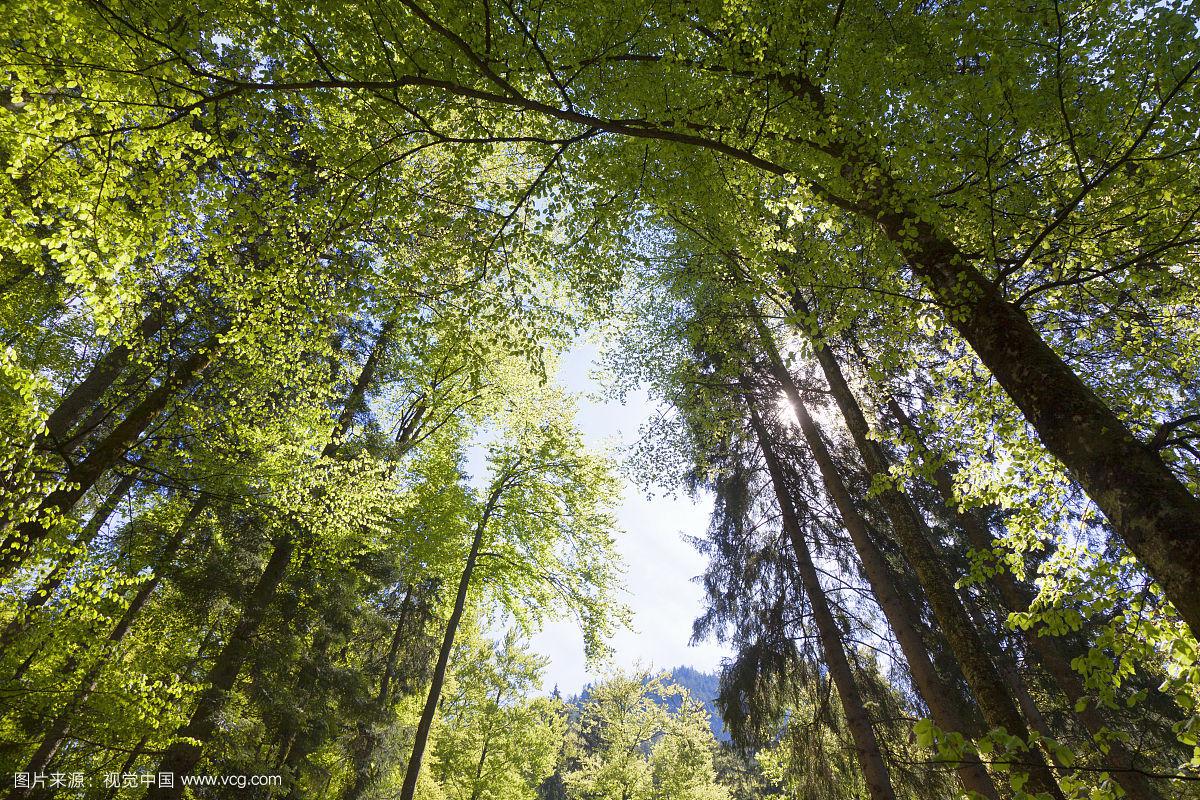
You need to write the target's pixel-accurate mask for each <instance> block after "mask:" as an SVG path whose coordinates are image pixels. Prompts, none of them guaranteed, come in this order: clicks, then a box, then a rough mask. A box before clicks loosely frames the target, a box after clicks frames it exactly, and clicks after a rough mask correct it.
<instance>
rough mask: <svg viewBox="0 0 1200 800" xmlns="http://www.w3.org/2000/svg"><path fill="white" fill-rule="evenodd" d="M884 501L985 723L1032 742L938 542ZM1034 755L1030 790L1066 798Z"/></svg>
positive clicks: (880, 461) (875, 461)
mask: <svg viewBox="0 0 1200 800" xmlns="http://www.w3.org/2000/svg"><path fill="white" fill-rule="evenodd" d="M795 303H796V305H797V310H798V311H807V308H805V307H804V306H803V303H802V302H801V301H800V298H799V296H796V297H795ZM755 321H756V323H757V325H758V327H759V332H760V334H761V336H762V338H763V345H764V347H765V348H766V349H767V350H768V352H769V354H770V357H771V361H772V364H773V365H774V366H775V368H776V370H779V369H780V368H781V367H782V364H783V362H782V360H781V359H780V358H779V354H778V352H777V351H776V349H775V344H774V341H773V340H772V338H771V334H770V331H768V330H767V329H766V326H765V325H763V323H762V321H761V320H760V319H759V318H758V317H755ZM812 344H813V350H814V353H815V354H816V357H817V361H818V362H819V363H820V365H821V368H822V371H823V372H824V373H825V379H826V381H827V382H828V384H829V389H830V393H831V394H832V396H833V399H834V402H835V403H836V405H837V407H838V410H839V411H840V412H841V414H842V417H843V418H844V419H845V421H846V426H847V427H848V428H849V430H850V435H851V437H852V438H853V440H854V443H855V445H856V446H857V448H858V451H859V453H860V454H861V456H862V459H863V462H864V463H865V465H866V467H867V473H868V474H869V475H871V477H872V478H876V477H880V478H883V479H885V480H889V479H890V477H891V470H890V467H889V464H888V460H887V456H886V454H885V453H884V452H883V450H882V448H880V447H879V446H878V444H877V443H875V442H873V441H871V439H870V438H869V435H870V430H869V428H868V426H867V421H866V418H865V417H864V416H863V413H862V409H861V408H860V407H859V405H858V400H857V399H856V398H855V397H854V395H853V393H852V392H851V391H850V387H849V386H848V385H847V384H846V381H845V379H844V377H843V376H842V372H841V368H840V366H839V365H838V363H837V360H836V359H835V358H834V356H833V353H832V351H831V350H830V349H829V347H828V346H826V345H824V344H822V343H820V342H819V341H813V342H812ZM784 372H786V370H784ZM789 383H790V381H789ZM791 393H795V394H796V396H795V397H790V394H791ZM789 397H790V399H791V400H792V402H793V403H796V402H797V401H798V399H799V393H798V392H795V386H794V384H793V385H792V388H791V391H790V392H789ZM879 501H880V503H881V505H882V506H883V508H884V511H885V512H886V513H887V516H888V519H889V521H890V522H891V524H892V533H893V535H894V536H895V537H896V542H897V544H898V545H899V546H900V549H901V551H902V552H903V553H904V557H905V560H907V561H908V563H909V565H910V566H911V567H912V568H913V571H914V573H915V574H916V577H917V580H918V581H919V582H920V584H921V587H922V589H923V590H924V593H925V597H926V599H927V600H928V602H929V606H930V608H931V609H932V611H933V614H934V617H935V618H936V619H937V621H938V624H939V625H940V626H941V628H942V632H943V633H944V634H945V636H946V639H947V641H948V642H949V643H950V649H951V650H952V651H953V652H954V655H955V657H956V658H957V659H958V663H959V666H960V667H961V668H962V671H963V676H964V677H965V678H966V679H967V684H968V685H969V686H970V687H971V693H972V694H974V695H975V699H976V701H977V702H978V703H979V709H980V711H982V712H983V716H984V719H985V720H987V723H988V725H989V726H991V727H992V728H1003V729H1004V730H1005V731H1007V732H1008V733H1009V734H1011V735H1013V736H1019V737H1021V738H1022V739H1024V740H1028V738H1029V732H1028V729H1027V728H1026V725H1025V719H1024V717H1023V716H1022V715H1021V711H1020V709H1019V708H1018V706H1017V704H1016V702H1015V701H1014V700H1013V698H1012V696H1011V695H1010V694H1009V692H1008V689H1007V687H1006V686H1005V683H1004V678H1003V676H1001V674H1000V672H999V670H997V669H996V665H995V664H994V663H992V660H991V658H990V657H989V656H988V652H987V649H986V647H985V645H984V642H983V640H982V639H981V638H980V636H979V633H978V631H976V630H975V627H974V625H972V623H971V618H970V615H969V614H968V613H967V610H966V608H965V607H964V606H963V603H962V599H961V598H960V597H959V596H958V592H957V591H956V590H955V588H954V580H953V578H952V576H950V575H949V574H948V573H947V572H946V571H945V569H944V568H943V565H942V563H941V560H940V559H939V557H938V554H937V553H936V551H935V550H934V547H933V541H932V538H933V537H932V535H931V533H930V532H929V530H928V527H927V526H926V524H925V521H924V519H922V518H921V516H920V514H919V513H917V510H916V508H914V507H913V505H912V503H911V502H910V501H909V499H908V497H906V496H905V495H903V494H901V493H900V492H899V491H897V490H896V489H895V488H891V487H889V488H886V489H884V490H883V491H882V492H880V494H879ZM1029 755H1030V758H1031V761H1032V762H1033V763H1032V764H1031V766H1030V775H1029V785H1030V788H1031V789H1033V790H1034V791H1035V792H1046V793H1048V794H1049V795H1050V796H1051V797H1054V798H1063V794H1062V792H1061V790H1060V789H1059V787H1058V782H1057V781H1056V780H1055V778H1054V776H1053V774H1051V772H1050V770H1049V768H1048V767H1047V766H1046V765H1045V764H1044V763H1043V762H1042V760H1041V757H1040V755H1039V754H1038V752H1037V751H1034V750H1030V751H1029Z"/></svg>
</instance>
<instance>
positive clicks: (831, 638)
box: [746, 392, 896, 800]
mask: <svg viewBox="0 0 1200 800" xmlns="http://www.w3.org/2000/svg"><path fill="white" fill-rule="evenodd" d="M746 405H747V406H748V408H749V410H750V422H751V425H752V426H753V427H754V433H755V435H756V436H757V438H758V446H759V448H760V449H761V450H762V453H763V457H764V459H766V462H767V470H768V472H770V474H771V483H772V485H773V486H774V487H775V497H776V499H777V500H778V502H779V510H780V513H781V514H782V517H783V527H784V532H785V533H786V534H787V537H788V540H789V541H790V542H791V545H792V551H793V553H794V554H795V557H796V566H797V568H798V571H799V573H800V581H801V584H802V585H803V587H804V593H805V594H806V595H808V604H809V606H810V607H811V609H812V614H813V620H814V621H815V622H816V625H817V633H818V634H819V636H820V640H821V652H822V653H823V654H824V657H825V667H826V669H828V670H829V675H830V677H831V678H832V680H833V684H834V686H835V687H837V692H838V697H840V698H841V701H842V708H843V709H844V711H845V714H846V725H847V726H848V727H849V728H850V735H851V737H852V738H853V740H854V751H855V754H856V755H857V757H858V764H859V767H860V768H861V769H862V772H863V779H864V780H865V781H866V783H867V791H868V792H869V793H870V797H871V800H895V797H896V794H895V791H894V790H893V789H892V782H891V777H890V776H889V774H888V769H887V765H886V764H884V762H883V754H882V753H881V752H880V750H879V741H878V740H877V739H876V737H875V729H874V728H872V727H871V719H870V717H869V716H868V715H867V709H866V706H865V705H864V704H863V700H862V696H861V695H860V694H859V691H858V687H857V685H856V684H855V682H854V673H853V672H852V671H851V669H850V662H849V661H848V660H847V658H846V651H845V649H844V648H843V647H842V640H841V631H840V630H839V629H838V625H837V621H836V620H835V619H834V617H833V612H832V611H831V610H830V608H829V601H828V600H827V599H826V597H825V592H824V589H823V588H822V587H821V581H820V579H819V578H818V576H817V570H816V567H815V566H814V565H813V561H812V556H811V554H810V553H809V550H808V543H807V542H806V541H805V540H804V533H803V530H802V529H801V527H800V521H799V519H798V518H797V517H796V511H795V507H794V506H793V505H792V499H791V494H790V492H789V491H788V488H787V484H786V482H785V481H784V473H783V468H782V466H781V465H780V463H779V460H778V459H777V458H776V456H775V451H774V449H773V448H772V446H771V443H770V440H769V437H768V435H767V431H766V428H765V426H764V425H763V423H762V419H761V418H760V417H759V415H758V410H757V409H756V408H755V404H754V399H753V398H752V397H751V396H750V394H749V393H748V392H747V394H746Z"/></svg>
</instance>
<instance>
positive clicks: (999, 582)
mask: <svg viewBox="0 0 1200 800" xmlns="http://www.w3.org/2000/svg"><path fill="white" fill-rule="evenodd" d="M860 358H861V354H860ZM887 406H888V410H889V412H890V413H891V415H892V417H893V418H894V419H895V420H896V422H897V423H898V424H899V425H900V426H901V427H902V428H904V430H905V431H907V432H908V433H909V435H911V436H912V437H913V438H914V440H915V441H917V442H918V444H919V446H920V447H922V448H923V449H924V447H925V446H924V442H923V437H922V436H921V434H920V431H918V430H917V427H916V425H914V424H913V422H912V420H911V419H910V418H909V416H908V414H906V413H905V412H904V409H903V408H901V407H900V404H899V403H897V402H896V401H895V399H894V398H889V399H888V402H887ZM957 470H958V465H957V463H956V462H954V461H953V460H951V461H947V462H945V463H943V464H940V465H939V466H938V467H937V469H936V470H934V474H933V484H934V488H935V489H936V490H937V493H938V496H939V497H940V498H941V500H942V502H943V503H944V504H945V506H946V508H947V509H949V510H950V512H951V514H952V516H953V519H954V521H955V524H956V525H957V527H958V529H959V530H960V531H962V533H963V535H964V536H965V538H966V541H967V544H968V545H969V546H970V547H972V548H974V549H975V550H978V551H980V552H984V551H989V550H991V549H992V545H993V542H992V533H991V530H990V528H989V526H988V523H987V520H986V519H985V518H984V515H983V513H982V512H981V511H980V510H979V509H971V510H966V511H964V510H962V509H961V508H960V507H959V506H958V504H957V503H955V500H954V473H955V472H956V471H957ZM992 582H993V583H994V585H995V587H996V589H997V592H998V594H999V596H1000V600H1001V602H1002V603H1003V604H1004V607H1005V610H1007V611H1009V612H1024V611H1028V610H1029V606H1030V604H1031V603H1032V602H1033V597H1034V594H1033V592H1032V590H1030V588H1029V587H1027V586H1025V585H1023V584H1021V583H1018V581H1017V580H1016V578H1014V577H1013V575H1012V574H1011V573H1009V572H1007V571H1004V570H1000V571H998V572H997V573H996V574H995V575H994V576H993V577H992ZM1018 635H1019V636H1021V637H1022V639H1023V640H1024V642H1025V646H1026V647H1027V648H1028V649H1029V651H1030V652H1032V653H1033V654H1034V655H1036V656H1037V660H1038V662H1039V663H1040V664H1041V665H1042V667H1044V668H1045V670H1046V671H1047V672H1048V673H1049V674H1050V677H1051V678H1052V679H1053V680H1054V683H1055V684H1056V685H1057V687H1058V689H1059V690H1060V691H1061V692H1062V693H1063V697H1064V698H1065V699H1066V701H1067V704H1068V705H1069V706H1070V707H1071V709H1072V713H1073V714H1074V715H1075V717H1076V718H1077V719H1078V720H1079V722H1080V724H1081V725H1082V726H1083V727H1084V729H1085V730H1087V732H1088V733H1090V734H1091V735H1092V736H1099V735H1102V734H1103V733H1104V731H1105V730H1106V729H1107V728H1108V724H1107V721H1106V720H1105V718H1104V714H1103V713H1101V711H1100V710H1099V709H1098V708H1097V707H1096V705H1095V703H1094V702H1091V701H1089V700H1087V692H1086V690H1085V689H1084V686H1083V680H1082V678H1081V677H1080V675H1079V673H1077V672H1076V671H1075V670H1074V669H1073V668H1072V667H1071V661H1072V660H1073V659H1075V658H1078V657H1081V656H1085V655H1086V653H1085V652H1084V651H1082V650H1079V649H1072V648H1071V647H1070V645H1069V644H1068V643H1067V642H1065V641H1064V640H1062V639H1061V638H1059V637H1054V636H1039V635H1038V634H1037V632H1036V631H1031V630H1024V629H1022V630H1020V631H1019V632H1018ZM1081 704H1082V710H1080V707H1081ZM1107 744H1108V747H1107V752H1105V751H1104V749H1103V748H1098V749H1099V752H1100V753H1101V756H1102V761H1103V763H1104V766H1105V767H1106V768H1107V769H1108V770H1109V771H1110V772H1111V774H1112V776H1113V779H1114V780H1115V781H1117V783H1119V784H1120V786H1121V788H1122V789H1124V790H1125V794H1126V795H1127V796H1128V797H1129V798H1131V800H1162V794H1161V793H1160V792H1159V791H1158V789H1156V788H1155V787H1154V785H1153V784H1152V783H1151V782H1150V780H1149V778H1147V777H1146V775H1145V774H1143V773H1142V772H1141V771H1139V770H1137V768H1136V766H1135V758H1134V755H1133V753H1132V752H1130V750H1129V748H1127V747H1126V746H1125V745H1124V744H1123V743H1122V742H1121V741H1120V740H1117V739H1111V738H1108V739H1107Z"/></svg>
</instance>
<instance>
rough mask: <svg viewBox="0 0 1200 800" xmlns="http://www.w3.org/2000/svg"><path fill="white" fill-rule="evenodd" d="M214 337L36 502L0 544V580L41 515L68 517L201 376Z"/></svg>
mask: <svg viewBox="0 0 1200 800" xmlns="http://www.w3.org/2000/svg"><path fill="white" fill-rule="evenodd" d="M218 346H219V345H218V343H217V340H216V337H213V338H210V339H209V340H208V341H206V342H205V343H204V344H202V345H200V346H199V347H198V348H197V349H196V351H195V352H194V353H193V354H192V355H191V356H189V357H188V358H187V359H186V360H185V361H184V362H183V363H182V364H181V365H180V366H179V367H178V368H177V369H176V370H175V372H174V373H172V375H171V376H170V377H169V378H168V379H167V380H165V381H163V382H162V383H161V384H160V385H159V386H158V387H157V388H155V389H154V390H153V391H151V392H150V393H149V394H147V395H146V396H145V397H144V398H142V400H141V402H139V403H138V404H137V406H135V407H134V408H133V409H132V410H131V411H130V412H129V414H128V415H127V416H126V417H125V419H123V420H121V422H120V423H119V424H118V425H117V426H116V427H115V428H113V430H112V431H111V432H110V433H109V434H108V435H107V436H106V437H104V439H103V440H102V441H100V442H99V443H98V444H96V446H95V447H93V448H92V449H91V450H90V451H89V452H88V454H87V456H86V457H85V458H84V459H83V460H82V461H80V462H79V463H77V464H75V465H74V466H72V467H71V468H70V469H69V470H68V471H67V474H66V476H64V478H63V482H62V486H61V487H60V488H59V489H56V490H55V491H53V492H51V493H50V495H49V496H48V497H47V498H46V499H45V500H44V501H42V504H41V506H39V508H38V511H37V514H36V516H35V518H34V519H32V520H30V521H29V522H26V523H24V524H23V525H21V526H20V527H18V529H17V531H16V532H15V533H14V534H10V535H9V537H7V539H6V540H5V541H4V542H3V543H2V544H0V552H2V553H3V555H2V556H0V576H7V575H9V574H11V572H12V571H13V570H14V569H15V568H16V567H18V566H19V565H20V564H21V563H22V562H23V561H24V560H25V558H26V557H27V556H28V555H29V554H30V553H31V552H32V551H33V549H34V548H35V547H36V546H37V545H38V543H40V542H41V541H42V540H43V539H45V538H46V536H48V535H49V533H50V531H51V530H52V528H53V523H52V522H50V521H49V520H48V519H47V517H55V516H59V515H62V514H66V513H69V512H70V511H71V509H73V508H74V507H75V505H76V504H77V503H78V502H79V501H80V500H81V499H82V498H83V496H84V495H85V494H86V493H87V491H88V490H89V489H91V488H92V486H94V485H95V483H96V481H98V480H99V479H100V478H101V477H102V476H103V475H104V474H105V473H106V472H107V471H108V470H109V469H111V468H112V466H113V465H114V464H116V462H117V461H118V460H119V459H120V458H121V456H123V455H124V454H125V451H126V450H128V449H129V448H130V447H131V446H132V445H133V444H134V442H136V441H137V439H138V437H139V436H141V435H142V433H144V432H145V430H146V428H148V427H149V426H150V424H151V423H152V422H153V421H154V420H155V418H156V417H157V416H158V415H159V413H161V412H162V410H163V409H164V408H165V407H166V406H167V404H168V403H169V402H170V401H171V400H172V399H174V398H175V396H176V395H177V394H178V393H179V392H180V391H182V390H183V389H184V388H186V387H187V386H188V385H189V384H191V383H192V382H193V381H194V380H195V379H196V378H198V377H199V376H200V375H201V374H203V372H204V370H206V369H207V368H208V366H209V365H210V364H211V363H212V360H213V357H214V356H215V354H216V348H217V347H218Z"/></svg>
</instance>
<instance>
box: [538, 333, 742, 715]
mask: <svg viewBox="0 0 1200 800" xmlns="http://www.w3.org/2000/svg"><path fill="white" fill-rule="evenodd" d="M596 362H597V351H596V349H595V347H594V346H592V345H590V344H580V345H578V346H576V347H575V348H573V349H572V350H571V351H570V352H569V353H567V354H566V356H565V357H564V358H563V361H562V366H561V368H560V372H559V380H560V381H561V382H562V384H563V386H565V387H566V388H567V389H568V390H569V391H571V392H574V393H581V394H582V395H583V396H582V397H580V398H579V415H578V417H577V422H578V424H579V427H580V430H581V431H582V432H583V434H584V437H585V438H586V440H587V442H588V443H589V444H590V445H592V446H595V447H604V446H607V447H614V448H616V447H620V446H623V445H628V444H631V443H633V442H634V441H636V440H637V437H638V429H639V428H640V427H641V425H642V423H643V422H645V421H646V420H647V419H648V418H649V417H650V415H651V413H652V412H653V410H654V408H655V406H654V405H653V404H652V403H651V402H650V401H649V399H648V398H647V396H646V395H645V394H644V393H636V394H634V393H631V394H630V395H629V397H628V398H627V401H626V402H625V403H623V404H622V403H619V402H615V401H612V400H601V399H600V398H599V397H598V395H599V391H600V386H599V385H598V384H597V383H596V381H595V380H594V379H593V378H592V376H591V373H592V371H593V370H594V369H595V368H596ZM710 508H711V505H710V503H709V502H708V501H707V500H705V499H700V500H693V499H692V498H689V497H687V496H686V495H684V494H682V493H681V494H680V495H678V496H675V497H672V496H663V494H662V491H661V490H659V491H658V492H656V494H655V496H654V497H652V498H647V497H646V492H645V491H644V490H642V489H641V488H639V487H637V486H634V485H632V484H630V483H629V482H628V481H626V484H625V487H624V492H623V499H622V503H621V505H620V507H619V508H618V509H617V518H618V521H619V523H620V527H621V530H620V531H618V532H617V533H616V541H617V547H618V549H619V550H620V552H621V555H622V556H623V557H624V560H625V569H626V574H625V583H626V589H627V593H626V594H625V595H624V597H623V599H624V601H625V603H626V604H627V605H628V606H629V607H630V609H631V610H632V612H633V621H632V626H631V627H632V630H624V631H621V632H619V633H618V634H617V635H616V636H615V637H614V638H613V640H612V642H611V644H612V646H613V649H614V654H613V666H619V667H623V668H629V667H633V666H635V665H641V666H644V667H648V668H663V669H669V668H671V667H675V666H679V665H687V666H691V667H695V668H697V669H700V670H706V671H711V670H713V669H715V668H716V667H717V666H718V665H719V664H720V661H721V658H722V657H723V656H725V655H727V654H728V650H727V649H726V648H724V647H722V646H718V645H716V644H714V643H712V642H705V643H703V644H701V645H699V646H697V647H691V646H689V645H688V640H689V639H690V638H691V632H692V620H694V619H695V618H696V616H697V615H698V614H699V613H700V608H701V597H702V590H701V587H700V586H699V585H698V584H696V583H695V582H694V581H692V578H693V577H694V576H696V575H699V574H700V573H702V572H703V571H704V566H705V564H704V559H703V558H702V557H701V556H700V555H699V554H698V553H697V552H696V551H695V549H694V548H693V547H692V546H691V545H690V544H689V543H688V542H687V541H686V540H685V538H684V537H685V536H689V535H691V536H696V535H700V534H702V533H704V530H705V528H706V527H707V525H708V513H709V510H710ZM532 645H533V649H534V650H536V651H537V652H539V653H541V654H543V655H545V656H546V657H548V658H549V659H550V663H549V665H548V667H547V669H546V675H545V689H546V690H550V689H552V688H553V687H554V686H555V685H557V686H558V687H559V689H560V690H561V691H562V692H563V693H564V694H573V693H575V692H577V691H578V690H579V689H580V688H582V687H583V686H584V685H585V684H586V683H588V682H589V681H590V680H593V679H594V678H596V677H597V676H598V675H599V673H600V671H601V669H602V668H601V669H591V670H589V668H588V666H587V665H586V664H585V662H584V657H583V637H582V635H581V634H580V632H579V629H578V627H577V626H576V625H575V624H574V623H569V622H563V623H555V624H552V625H549V626H547V627H546V629H545V630H544V631H542V632H541V633H540V634H538V635H537V636H535V637H533V639H532Z"/></svg>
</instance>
